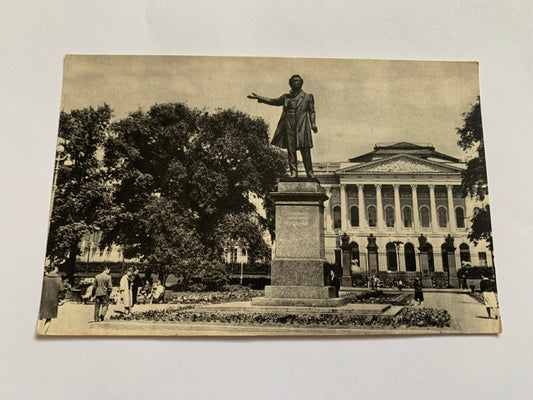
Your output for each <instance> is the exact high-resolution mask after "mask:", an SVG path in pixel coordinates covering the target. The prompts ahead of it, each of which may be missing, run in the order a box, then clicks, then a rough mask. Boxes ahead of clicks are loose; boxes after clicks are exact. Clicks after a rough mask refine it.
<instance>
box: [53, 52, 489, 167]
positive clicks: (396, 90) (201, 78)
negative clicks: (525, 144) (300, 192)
mask: <svg viewBox="0 0 533 400" xmlns="http://www.w3.org/2000/svg"><path fill="white" fill-rule="evenodd" d="M293 74H299V75H301V76H302V77H303V79H304V86H303V90H304V91H305V92H307V93H312V94H313V95H314V97H315V110H316V120H317V126H318V133H317V134H313V140H314V148H313V150H312V158H313V161H315V162H324V161H347V160H348V159H349V158H351V157H355V156H358V155H361V154H364V153H367V152H369V151H372V150H373V148H374V145H375V144H376V143H395V142H404V141H405V142H411V143H430V144H432V145H433V146H435V148H436V150H437V151H440V152H442V153H446V154H449V155H451V156H454V157H457V158H460V159H463V158H464V157H465V154H464V153H463V151H462V150H461V149H460V148H459V147H458V146H457V139H458V137H457V134H456V128H457V127H460V126H461V125H462V118H463V117H462V114H463V113H464V112H468V111H469V110H470V108H471V106H472V105H473V104H474V103H475V101H476V98H477V96H478V95H479V78H478V64H477V63H476V62H449V61H448V62H438V61H392V60H348V59H318V58H314V59H311V58H255V57H194V56H87V55H83V56H82V55H67V56H66V57H65V63H64V76H63V90H62V102H61V109H62V110H63V111H67V112H68V111H70V110H72V109H76V108H84V107H88V106H93V107H97V106H99V105H102V104H104V103H107V104H109V105H110V106H111V108H112V109H113V110H114V117H115V118H123V117H125V116H127V115H128V114H129V113H130V112H133V111H136V110H138V109H139V108H140V109H143V110H148V109H149V108H150V107H151V106H152V105H154V104H155V103H167V102H180V103H185V104H187V105H188V106H190V107H194V108H199V109H203V110H206V111H215V110H216V109H218V108H223V109H225V108H233V109H235V110H239V111H243V112H245V113H248V114H250V115H251V116H257V117H262V118H263V119H264V120H265V121H266V122H267V123H268V124H269V125H270V135H271V136H272V134H273V132H274V130H275V127H276V125H277V122H278V120H279V117H280V115H281V111H282V108H281V107H272V106H268V105H265V104H259V103H257V101H255V100H250V99H247V98H246V96H247V95H248V94H250V93H251V92H255V93H257V94H260V95H262V96H266V97H279V96H280V95H282V94H283V93H287V92H288V91H289V89H290V88H289V85H288V80H289V78H290V76H292V75H293Z"/></svg>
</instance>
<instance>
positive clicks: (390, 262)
mask: <svg viewBox="0 0 533 400" xmlns="http://www.w3.org/2000/svg"><path fill="white" fill-rule="evenodd" d="M386 249H387V270H389V271H397V270H398V259H397V258H396V246H395V245H394V243H391V242H389V243H387V246H386Z"/></svg>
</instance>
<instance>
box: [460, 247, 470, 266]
mask: <svg viewBox="0 0 533 400" xmlns="http://www.w3.org/2000/svg"><path fill="white" fill-rule="evenodd" d="M459 256H460V258H461V265H463V262H465V263H469V262H470V247H468V245H467V244H466V243H461V244H460V245H459Z"/></svg>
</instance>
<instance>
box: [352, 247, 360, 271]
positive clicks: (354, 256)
mask: <svg viewBox="0 0 533 400" xmlns="http://www.w3.org/2000/svg"><path fill="white" fill-rule="evenodd" d="M350 247H351V250H352V265H356V266H357V267H359V266H360V265H361V264H360V260H359V257H360V255H359V245H358V244H357V243H356V242H352V243H350Z"/></svg>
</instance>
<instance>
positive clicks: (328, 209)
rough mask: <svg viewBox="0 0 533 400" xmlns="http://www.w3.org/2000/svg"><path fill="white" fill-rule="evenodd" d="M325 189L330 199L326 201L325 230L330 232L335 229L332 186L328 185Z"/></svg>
mask: <svg viewBox="0 0 533 400" xmlns="http://www.w3.org/2000/svg"><path fill="white" fill-rule="evenodd" d="M324 189H325V191H326V196H328V199H327V200H326V201H325V202H324V223H325V226H326V229H325V231H326V232H330V231H331V230H332V229H333V224H332V223H331V202H330V199H331V188H330V187H329V186H326V187H324Z"/></svg>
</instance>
